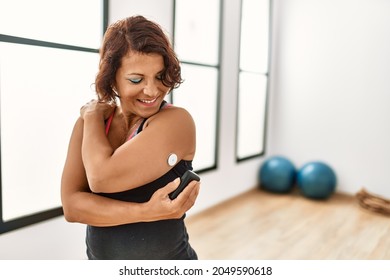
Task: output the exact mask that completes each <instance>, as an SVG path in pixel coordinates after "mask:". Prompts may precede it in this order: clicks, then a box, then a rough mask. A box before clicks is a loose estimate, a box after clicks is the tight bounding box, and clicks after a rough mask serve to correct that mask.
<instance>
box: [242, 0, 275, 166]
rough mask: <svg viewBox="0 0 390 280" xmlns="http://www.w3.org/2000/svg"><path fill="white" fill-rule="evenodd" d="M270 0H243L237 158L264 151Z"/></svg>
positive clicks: (259, 153)
mask: <svg viewBox="0 0 390 280" xmlns="http://www.w3.org/2000/svg"><path fill="white" fill-rule="evenodd" d="M269 22H270V0H242V2H241V40H240V69H239V88H238V100H237V112H238V114H237V118H238V119H237V136H236V140H237V142H236V158H237V160H238V161H241V160H245V159H249V158H252V157H256V156H260V155H262V154H264V149H265V129H266V126H265V125H266V107H267V90H268V79H269V67H268V65H269V63H268V60H269V36H270V35H269V30H270V27H269Z"/></svg>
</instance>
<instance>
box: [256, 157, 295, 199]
mask: <svg viewBox="0 0 390 280" xmlns="http://www.w3.org/2000/svg"><path fill="white" fill-rule="evenodd" d="M295 177H296V168H295V166H294V164H293V163H292V162H291V161H290V160H289V159H287V158H286V157H283V156H273V157H270V158H269V159H267V160H265V161H264V162H263V164H262V165H261V167H260V170H259V178H258V179H259V187H260V188H262V189H264V190H266V191H270V192H275V193H287V192H289V191H291V190H292V188H293V187H294V184H295Z"/></svg>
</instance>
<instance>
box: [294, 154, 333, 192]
mask: <svg viewBox="0 0 390 280" xmlns="http://www.w3.org/2000/svg"><path fill="white" fill-rule="evenodd" d="M336 183H337V178H336V174H335V172H334V170H333V169H332V168H331V167H330V166H329V165H328V164H326V163H324V162H320V161H313V162H309V163H306V164H305V165H303V166H302V167H301V168H300V169H299V170H298V173H297V185H298V189H299V190H300V191H301V193H302V194H303V195H304V196H305V197H307V198H312V199H327V198H329V197H330V196H331V195H332V194H333V193H334V191H335V189H336Z"/></svg>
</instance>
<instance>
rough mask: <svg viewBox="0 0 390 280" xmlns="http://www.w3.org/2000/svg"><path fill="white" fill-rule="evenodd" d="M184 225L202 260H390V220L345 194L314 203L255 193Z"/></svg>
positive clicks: (296, 195)
mask: <svg viewBox="0 0 390 280" xmlns="http://www.w3.org/2000/svg"><path fill="white" fill-rule="evenodd" d="M186 221H187V228H188V232H189V235H190V243H191V245H192V246H193V247H194V249H195V250H196V251H197V253H198V257H199V259H203V260H212V259H237V260H250V259H268V260H292V259H294V260H309V259H311V260H313V259H314V260H342V259H350V260H370V259H376V260H378V259H386V260H390V218H389V217H388V216H383V215H380V214H377V213H373V212H369V211H368V210H365V209H363V208H361V207H360V206H359V205H358V203H357V200H356V199H355V198H354V197H353V196H347V195H343V194H334V195H333V196H332V197H331V198H330V199H328V200H326V201H315V200H310V199H307V198H305V197H303V196H301V195H300V194H299V193H296V192H294V193H292V194H272V193H268V192H264V191H261V190H259V189H253V190H251V191H249V192H247V193H244V194H243V195H240V196H238V197H236V198H234V199H231V200H229V201H227V202H225V203H222V204H220V205H217V206H215V207H213V208H211V209H208V210H206V211H204V212H202V213H199V214H196V215H193V216H190V217H188V218H187V220H186Z"/></svg>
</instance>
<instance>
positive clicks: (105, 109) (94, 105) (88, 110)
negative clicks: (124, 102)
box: [80, 99, 116, 120]
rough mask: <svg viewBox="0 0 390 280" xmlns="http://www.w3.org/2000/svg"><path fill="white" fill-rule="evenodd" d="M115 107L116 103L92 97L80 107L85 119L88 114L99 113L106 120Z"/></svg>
mask: <svg viewBox="0 0 390 280" xmlns="http://www.w3.org/2000/svg"><path fill="white" fill-rule="evenodd" d="M115 107H116V104H115V103H112V102H110V103H109V102H104V101H98V100H95V99H92V100H91V101H89V102H88V103H86V104H85V105H84V106H82V107H81V108H80V116H81V118H82V119H84V117H85V116H86V115H88V114H98V115H99V116H102V117H103V118H104V120H106V119H108V118H109V117H110V115H111V114H112V111H113V110H114V109H115Z"/></svg>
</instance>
